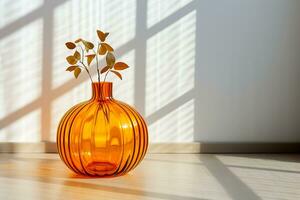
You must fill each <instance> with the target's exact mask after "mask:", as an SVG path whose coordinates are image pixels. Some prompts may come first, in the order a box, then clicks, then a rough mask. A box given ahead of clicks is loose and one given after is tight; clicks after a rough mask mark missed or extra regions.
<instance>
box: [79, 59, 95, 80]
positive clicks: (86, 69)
mask: <svg viewBox="0 0 300 200" xmlns="http://www.w3.org/2000/svg"><path fill="white" fill-rule="evenodd" d="M80 63H81V64H82V65H83V67H84V69H85V71H86V72H87V73H88V75H89V77H90V79H91V82H92V83H93V79H92V77H91V74H90V71H89V70H88V68H87V66H86V65H85V64H84V63H83V62H82V61H80Z"/></svg>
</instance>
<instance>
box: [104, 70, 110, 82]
mask: <svg viewBox="0 0 300 200" xmlns="http://www.w3.org/2000/svg"><path fill="white" fill-rule="evenodd" d="M109 72H110V70H108V71H107V72H106V74H105V77H104V81H103V82H105V80H106V77H107V75H108V73H109Z"/></svg>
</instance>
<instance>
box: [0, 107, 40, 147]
mask: <svg viewBox="0 0 300 200" xmlns="http://www.w3.org/2000/svg"><path fill="white" fill-rule="evenodd" d="M40 139H41V111H40V109H38V110H35V111H32V112H30V113H28V114H26V115H25V116H23V117H22V118H20V119H18V120H16V121H14V122H13V123H11V124H10V125H8V126H6V127H4V128H1V129H0V142H39V141H40Z"/></svg>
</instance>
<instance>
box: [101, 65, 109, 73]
mask: <svg viewBox="0 0 300 200" xmlns="http://www.w3.org/2000/svg"><path fill="white" fill-rule="evenodd" d="M109 68H110V67H109V66H105V67H103V68H102V69H101V71H100V73H101V74H103V73H105V72H106V71H107V70H109Z"/></svg>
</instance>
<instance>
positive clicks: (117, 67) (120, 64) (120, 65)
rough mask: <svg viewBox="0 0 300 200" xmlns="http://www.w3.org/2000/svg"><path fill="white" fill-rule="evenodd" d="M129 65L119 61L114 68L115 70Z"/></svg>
mask: <svg viewBox="0 0 300 200" xmlns="http://www.w3.org/2000/svg"><path fill="white" fill-rule="evenodd" d="M128 67H129V66H128V65H127V64H126V63H123V62H117V63H116V64H115V65H114V69H115V70H124V69H127V68H128Z"/></svg>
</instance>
